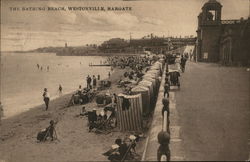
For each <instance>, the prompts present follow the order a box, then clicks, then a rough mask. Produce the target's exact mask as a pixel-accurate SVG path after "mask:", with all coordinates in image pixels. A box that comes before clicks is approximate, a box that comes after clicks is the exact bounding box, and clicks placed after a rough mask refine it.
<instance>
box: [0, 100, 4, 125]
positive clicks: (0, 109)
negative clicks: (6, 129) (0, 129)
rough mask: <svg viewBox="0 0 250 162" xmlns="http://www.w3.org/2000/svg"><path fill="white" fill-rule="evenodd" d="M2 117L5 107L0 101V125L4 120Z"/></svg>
mask: <svg viewBox="0 0 250 162" xmlns="http://www.w3.org/2000/svg"><path fill="white" fill-rule="evenodd" d="M2 117H3V105H2V103H1V101H0V125H1V124H2V122H1V120H2Z"/></svg>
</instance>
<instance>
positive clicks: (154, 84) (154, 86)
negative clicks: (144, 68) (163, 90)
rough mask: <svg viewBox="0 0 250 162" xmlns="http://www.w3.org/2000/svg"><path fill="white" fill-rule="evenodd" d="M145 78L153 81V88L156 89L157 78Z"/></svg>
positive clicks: (144, 78)
mask: <svg viewBox="0 0 250 162" xmlns="http://www.w3.org/2000/svg"><path fill="white" fill-rule="evenodd" d="M143 80H147V81H150V82H152V83H153V88H154V89H156V88H157V86H158V85H157V84H158V83H157V81H156V80H155V79H153V78H151V77H143Z"/></svg>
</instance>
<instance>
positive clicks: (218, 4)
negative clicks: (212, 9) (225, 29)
mask: <svg viewBox="0 0 250 162" xmlns="http://www.w3.org/2000/svg"><path fill="white" fill-rule="evenodd" d="M215 5H217V6H219V7H222V5H221V4H220V2H218V1H216V0H209V1H208V2H206V3H205V4H204V5H203V7H202V8H204V7H207V6H215Z"/></svg>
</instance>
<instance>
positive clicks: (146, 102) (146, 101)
mask: <svg viewBox="0 0 250 162" xmlns="http://www.w3.org/2000/svg"><path fill="white" fill-rule="evenodd" d="M131 93H132V95H135V94H141V97H142V112H143V114H144V115H147V114H148V113H149V112H150V111H149V110H150V91H149V88H147V87H144V86H140V85H138V86H136V87H134V88H132V90H131Z"/></svg>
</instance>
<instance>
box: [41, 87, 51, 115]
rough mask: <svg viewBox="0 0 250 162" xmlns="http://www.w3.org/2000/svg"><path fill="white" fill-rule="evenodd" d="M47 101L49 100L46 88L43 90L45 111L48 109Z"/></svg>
mask: <svg viewBox="0 0 250 162" xmlns="http://www.w3.org/2000/svg"><path fill="white" fill-rule="evenodd" d="M49 100H50V96H49V92H48V90H47V88H44V92H43V101H44V102H45V105H46V111H47V110H48V108H49Z"/></svg>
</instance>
